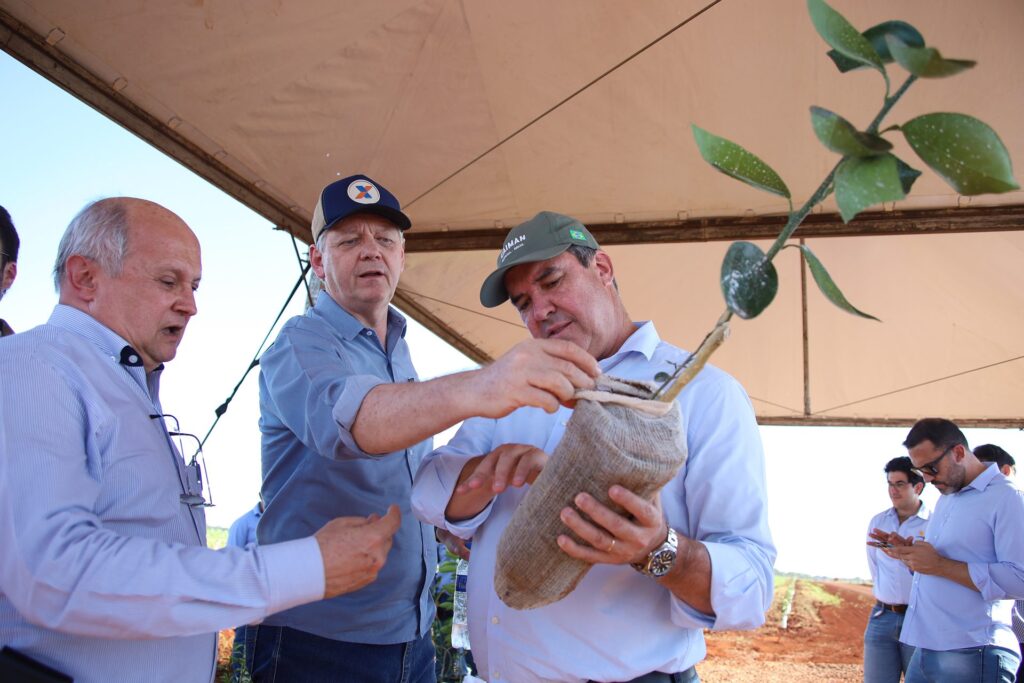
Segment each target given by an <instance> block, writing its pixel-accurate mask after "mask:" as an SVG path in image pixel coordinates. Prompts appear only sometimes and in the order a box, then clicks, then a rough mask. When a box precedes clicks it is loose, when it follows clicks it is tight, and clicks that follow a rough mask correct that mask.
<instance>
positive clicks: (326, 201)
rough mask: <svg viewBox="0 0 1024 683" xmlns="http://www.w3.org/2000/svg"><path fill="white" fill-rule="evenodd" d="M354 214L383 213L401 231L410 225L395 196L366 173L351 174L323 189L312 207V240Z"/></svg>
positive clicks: (314, 240)
mask: <svg viewBox="0 0 1024 683" xmlns="http://www.w3.org/2000/svg"><path fill="white" fill-rule="evenodd" d="M357 213H372V214H376V215H378V216H383V217H384V218H386V219H388V220H389V221H391V222H392V223H394V224H395V226H396V227H398V228H399V229H400V230H408V229H409V227H411V226H412V221H410V220H409V217H408V216H406V215H405V214H404V213H402V207H401V205H400V204H399V203H398V200H397V199H396V198H395V195H393V194H391V193H390V192H388V190H387V188H386V187H384V186H383V185H381V184H380V183H378V182H375V181H373V180H371V179H370V178H369V177H367V176H365V175H351V176H349V177H348V178H342V179H341V180H336V181H335V182H333V183H331V184H330V185H328V186H327V187H325V188H324V189H323V191H322V192H321V193H320V199H319V201H317V203H316V208H314V209H313V224H312V226H311V227H312V230H313V242H314V243H315V242H316V240H317V238H318V237H320V233H322V232H323V231H324V230H329V229H330V228H332V227H333V226H334V225H335V224H336V223H337V222H338V221H340V220H342V219H344V218H348V217H349V216H351V215H353V214H357Z"/></svg>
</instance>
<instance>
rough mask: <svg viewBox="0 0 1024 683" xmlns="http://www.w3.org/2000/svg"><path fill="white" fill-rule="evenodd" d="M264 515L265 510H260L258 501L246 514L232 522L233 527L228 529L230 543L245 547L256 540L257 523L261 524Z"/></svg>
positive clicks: (237, 546)
mask: <svg viewBox="0 0 1024 683" xmlns="http://www.w3.org/2000/svg"><path fill="white" fill-rule="evenodd" d="M262 516H263V511H262V510H260V504H259V503H256V505H254V506H253V508H252V510H249V511H248V512H246V513H245V514H244V515H242V516H241V517H239V518H238V519H236V520H235V521H234V522H233V523H232V524H231V528H230V529H228V545H232V546H235V547H236V548H244V547H245V546H247V545H250V544H253V543H255V542H256V525H257V524H259V521H260V517H262Z"/></svg>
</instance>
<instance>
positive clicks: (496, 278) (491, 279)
mask: <svg viewBox="0 0 1024 683" xmlns="http://www.w3.org/2000/svg"><path fill="white" fill-rule="evenodd" d="M571 246H572V245H571V244H556V245H554V246H552V247H548V248H547V249H542V250H540V251H537V252H534V253H533V254H531V255H530V256H529V257H527V258H524V259H522V260H519V261H514V262H512V263H508V264H506V265H504V266H501V267H500V268H498V269H497V270H495V271H494V272H493V273H491V274H490V275H488V276H487V279H485V280H484V283H483V285H481V286H480V303H481V304H483V305H484V306H485V307H487V308H494V307H495V306H500V305H501V304H503V303H505V302H506V301H507V300H508V290H507V289H505V273H507V272H508V271H509V270H511V269H512V268H515V267H516V266H521V265H523V264H524V263H536V262H537V261H547V260H548V259H549V258H554V257H556V256H558V255H559V254H561V253H562V252H564V251H566V250H567V249H568V248H569V247H571Z"/></svg>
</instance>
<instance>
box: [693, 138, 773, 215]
mask: <svg viewBox="0 0 1024 683" xmlns="http://www.w3.org/2000/svg"><path fill="white" fill-rule="evenodd" d="M691 128H692V129H693V137H694V139H695V140H696V141H697V148H698V149H700V155H701V156H702V157H704V161H706V162H708V163H709V164H711V165H712V166H714V167H715V168H717V169H718V170H719V171H721V172H722V173H724V174H726V175H727V176H730V177H732V178H736V179H737V180H741V181H743V182H744V183H746V184H747V185H750V186H752V187H756V188H757V189H759V190H764V191H765V192H771V193H772V194H777V195H781V196H783V197H785V198H786V199H789V196H790V195H789V188H788V187H786V183H784V182H782V178H780V177H779V174H778V173H776V172H775V171H774V170H773V169H772V167H771V166H769V165H768V164H766V163H764V162H763V161H761V159H759V158H758V157H757V156H755V155H753V154H751V153H750V152H748V151H747V150H745V149H743V148H742V147H740V146H739V145H737V144H736V143H735V142H730V141H729V140H726V139H725V138H720V137H718V136H717V135H714V134H712V133H709V132H707V131H706V130H704V129H703V128H701V127H699V126H697V125H693V124H691Z"/></svg>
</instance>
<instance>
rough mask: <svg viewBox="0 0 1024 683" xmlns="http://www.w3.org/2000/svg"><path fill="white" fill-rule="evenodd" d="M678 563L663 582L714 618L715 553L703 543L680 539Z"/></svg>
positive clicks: (672, 590)
mask: <svg viewBox="0 0 1024 683" xmlns="http://www.w3.org/2000/svg"><path fill="white" fill-rule="evenodd" d="M676 554H677V557H676V561H675V564H673V565H672V569H671V570H670V571H669V573H668V574H666V575H665V576H664V577H662V578H661V579H660V580H659V583H661V585H663V586H664V587H665V588H668V589H669V590H670V591H671V592H672V594H673V595H674V596H676V597H677V598H679V599H680V600H682V601H683V602H685V603H686V604H688V605H689V606H690V607H692V608H693V609H695V610H697V611H698V612H703V613H704V614H707V615H709V616H713V615H714V611H713V608H712V607H711V554H710V553H708V549H707V547H705V545H704V544H703V543H701V542H700V541H694V540H693V539H690V538H685V537H683V536H679V547H678V548H677V549H676Z"/></svg>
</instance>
